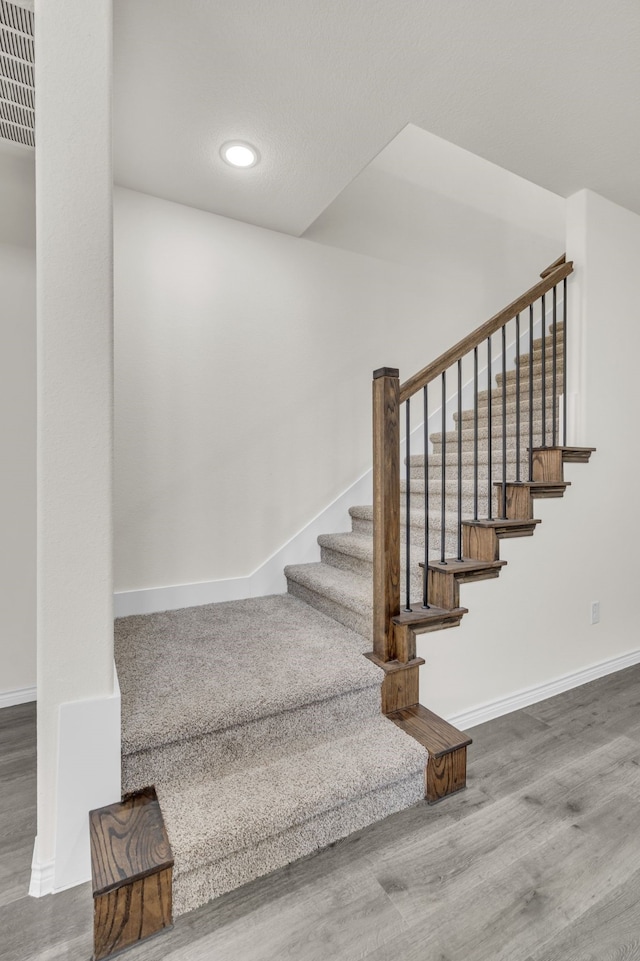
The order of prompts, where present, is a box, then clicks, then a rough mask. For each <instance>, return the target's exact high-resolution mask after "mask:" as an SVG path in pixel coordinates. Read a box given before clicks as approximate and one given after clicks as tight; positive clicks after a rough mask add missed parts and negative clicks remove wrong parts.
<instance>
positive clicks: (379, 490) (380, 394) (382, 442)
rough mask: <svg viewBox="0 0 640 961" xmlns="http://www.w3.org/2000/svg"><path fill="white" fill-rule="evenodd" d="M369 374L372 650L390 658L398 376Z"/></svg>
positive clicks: (395, 608) (396, 547)
mask: <svg viewBox="0 0 640 961" xmlns="http://www.w3.org/2000/svg"><path fill="white" fill-rule="evenodd" d="M373 378H374V379H373V650H374V651H375V653H376V654H377V655H378V656H379V657H381V658H382V659H383V660H390V659H393V658H394V657H395V652H394V651H393V627H392V624H391V618H392V617H393V616H394V615H396V614H398V613H399V611H400V419H399V418H400V404H399V400H398V393H399V390H400V379H399V372H398V371H397V370H395V369H394V368H386V367H384V368H381V369H380V370H377V371H375V372H374V375H373Z"/></svg>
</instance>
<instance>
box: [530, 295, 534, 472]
mask: <svg viewBox="0 0 640 961" xmlns="http://www.w3.org/2000/svg"><path fill="white" fill-rule="evenodd" d="M529 480H530V481H532V480H533V304H531V305H530V307H529Z"/></svg>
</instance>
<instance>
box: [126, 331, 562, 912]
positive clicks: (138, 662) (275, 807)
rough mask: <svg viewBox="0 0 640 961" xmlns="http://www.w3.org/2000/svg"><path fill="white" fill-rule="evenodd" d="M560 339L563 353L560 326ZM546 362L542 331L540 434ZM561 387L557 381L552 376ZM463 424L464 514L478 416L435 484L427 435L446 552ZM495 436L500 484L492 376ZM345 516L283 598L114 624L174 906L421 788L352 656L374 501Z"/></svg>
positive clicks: (349, 828) (416, 461)
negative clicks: (171, 859)
mask: <svg viewBox="0 0 640 961" xmlns="http://www.w3.org/2000/svg"><path fill="white" fill-rule="evenodd" d="M558 344H559V348H560V347H561V345H562V327H561V325H559V326H558ZM540 358H541V344H540V342H539V341H537V342H536V343H535V353H534V361H535V367H534V371H535V374H536V390H535V395H534V402H535V404H536V407H535V410H536V413H535V420H534V428H535V438H534V443H535V444H539V443H540V439H541V431H542V422H541V419H540V412H539V399H540V397H539V389H538V386H537V384H538V377H539V373H540ZM520 368H521V383H520V396H521V415H522V420H521V436H520V457H521V459H522V464H526V463H527V447H528V443H529V438H528V429H529V423H528V409H529V407H528V405H529V395H528V358H527V357H526V356H522V357H521V359H520ZM560 372H561V368H560ZM515 376H516V375H515V370H512V371H509V373H508V374H507V383H506V389H507V406H506V416H507V419H508V422H509V425H510V432H511V436H513V423H514V418H515V384H516V381H515ZM558 386H559V391H560V390H561V383H560V384H559V385H558ZM460 426H461V427H462V445H463V516H465V517H469V516H471V512H472V509H473V455H472V450H473V446H472V445H473V430H472V429H471V428H472V427H473V413H472V412H467V411H465V412H464V413H463V415H462V424H461V425H456V430H455V431H452V432H451V433H449V434H448V435H447V441H448V447H447V464H451V481H447V484H446V488H445V490H444V492H443V491H442V490H441V485H440V463H441V461H440V458H441V448H442V436H441V435H440V434H434V435H433V436H432V441H433V455H432V456H431V457H430V460H429V464H430V466H429V470H430V497H431V500H430V507H431V511H432V512H433V513H432V515H431V518H432V521H433V526H432V529H431V537H430V539H431V547H432V549H433V550H434V552H435V551H436V550H439V546H440V534H439V531H440V505H441V498H442V497H443V496H444V497H445V508H446V525H445V526H446V538H447V551H448V552H450V553H452V554H454V553H455V550H456V547H455V545H456V538H457V523H458V521H457V513H456V510H457V487H456V484H455V480H454V477H455V465H456V463H457V438H458V433H457V428H458V427H460ZM547 429H548V430H550V429H551V411H550V410H548V416H547ZM492 433H493V435H494V436H495V444H494V452H493V475H494V478H495V479H496V480H499V479H500V478H501V476H502V466H501V448H500V443H499V439H500V438H501V436H502V393H501V389H500V378H498V381H497V387H496V389H495V391H494V396H493V424H492ZM486 438H487V416H486V395H485V396H484V407H483V397H482V396H481V397H480V410H479V439H480V442H481V445H482V443H486ZM507 457H508V461H509V463H513V462H514V461H515V457H516V447H515V443H514V442H513V441H512V442H511V446H510V447H509V449H508V451H507ZM410 466H411V510H412V515H413V513H414V511H415V517H414V518H413V520H414V523H413V524H412V528H411V539H412V542H413V543H414V544H415V551H414V555H415V566H414V564H412V570H411V572H410V577H411V591H412V596H415V597H416V598H419V597H420V596H421V585H422V577H421V571H420V568H419V567H418V561H419V560H420V559H421V557H422V554H423V551H422V545H423V544H424V538H425V520H424V514H423V513H422V512H421V508H422V505H423V491H424V458H423V457H422V456H414V457H412V458H411V461H410ZM479 471H480V478H479V496H480V500H481V503H482V504H483V505H485V506H484V508H483V513H484V512H485V511H486V503H487V491H488V486H489V483H488V477H487V468H486V458H485V461H484V464H483V459H482V453H481V456H480V467H479ZM404 483H405V482H404V481H403V482H402V490H403V491H404V489H405V488H404ZM403 504H404V495H403ZM403 510H404V507H403ZM350 514H351V519H352V530H351V532H349V533H337V534H330V535H329V534H328V535H323V536H321V537H320V538H319V539H318V540H319V544H320V548H321V560H320V561H319V562H318V563H314V564H303V565H298V566H291V567H288V568H287V569H286V571H285V573H286V576H287V581H288V590H289V593H288V594H286V595H278V596H272V597H262V598H253V599H249V600H244V601H238V602H229V603H224V604H213V605H208V606H204V607H196V608H189V609H185V610H179V611H169V612H165V613H160V614H152V615H145V616H135V617H128V618H123V619H120V620H118V621H117V622H116V661H117V667H118V675H119V680H120V687H121V691H122V745H123V748H122V750H123V790H124V791H126V792H135V791H137V790H139V789H141V788H144V787H146V786H147V785H151V784H154V785H155V786H156V790H157V794H158V799H159V802H160V807H161V809H162V813H163V815H164V820H165V824H166V827H167V831H168V836H169V840H170V842H171V846H172V848H173V853H174V856H175V867H174V888H173V898H174V911H175V913H176V914H182V913H183V912H186V911H189V910H190V909H192V908H195V907H197V906H198V905H200V904H203V903H205V902H206V901H208V900H209V899H211V898H214V897H216V896H218V895H220V894H222V893H224V892H226V891H229V890H230V889H232V888H235V887H237V886H239V885H241V884H243V883H245V882H247V881H249V880H251V879H253V878H256V877H258V876H260V875H263V874H266V873H268V872H270V871H272V870H274V869H275V868H277V867H280V866H282V865H284V864H286V863H288V862H290V861H293V860H295V859H297V858H299V857H302V856H304V855H307V854H309V853H311V852H313V851H316V850H318V849H319V848H322V847H324V846H326V845H327V844H329V843H331V842H333V841H335V840H336V839H338V838H342V837H345V836H346V835H348V834H350V833H351V832H353V831H355V830H357V829H360V828H362V827H364V826H365V825H368V824H371V823H373V822H375V821H377V820H379V819H381V818H384V817H386V816H387V815H389V814H391V813H393V812H396V811H399V810H401V809H403V808H406V807H408V806H410V805H412V804H414V803H416V802H418V801H420V800H421V799H422V798H424V791H425V783H424V772H425V763H426V760H427V752H426V750H425V748H424V747H423V746H422V745H421V744H420V743H419V742H418V740H415V739H414V738H413V737H411V736H409V734H407V733H405V732H404V731H403V730H401V729H400V727H399V726H397V723H396V724H394V723H392V721H391V720H389V719H388V718H386V717H384V716H383V715H382V714H381V713H380V684H381V677H382V672H381V671H380V669H379V667H378V666H376V664H374V663H372V662H371V661H369V660H367V659H366V658H364V657H363V656H362V655H363V654H364V653H365V652H368V651H370V649H371V636H372V557H373V546H372V508H371V507H370V506H356V507H353V508H351V511H350ZM485 516H486V515H485ZM402 577H403V578H405V577H406V571H404V570H403V572H402ZM416 670H417V668H416ZM421 710H424V709H421ZM466 743H468V741H467V742H466ZM465 757H466V755H465Z"/></svg>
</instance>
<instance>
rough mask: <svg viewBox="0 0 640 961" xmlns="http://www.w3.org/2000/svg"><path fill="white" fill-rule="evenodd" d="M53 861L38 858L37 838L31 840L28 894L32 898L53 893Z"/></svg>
mask: <svg viewBox="0 0 640 961" xmlns="http://www.w3.org/2000/svg"><path fill="white" fill-rule="evenodd" d="M53 874H54V861H43V862H40V861H39V860H38V838H37V837H36V839H35V841H34V842H33V858H32V860H31V881H30V882H29V894H30V895H31V897H32V898H43V897H44V896H45V895H46V894H52V893H53Z"/></svg>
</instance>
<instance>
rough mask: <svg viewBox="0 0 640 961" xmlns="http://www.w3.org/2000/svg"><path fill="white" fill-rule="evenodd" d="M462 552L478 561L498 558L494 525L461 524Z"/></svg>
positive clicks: (496, 534) (497, 542)
mask: <svg viewBox="0 0 640 961" xmlns="http://www.w3.org/2000/svg"><path fill="white" fill-rule="evenodd" d="M462 552H463V554H464V556H465V557H477V558H478V560H479V561H498V560H500V542H499V540H498V533H497V531H496V529H495V528H494V527H475V526H473V525H469V524H465V523H464V522H463V524H462Z"/></svg>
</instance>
